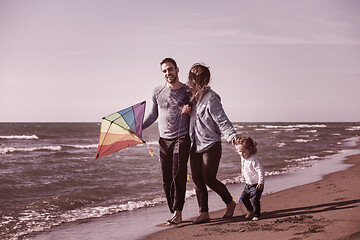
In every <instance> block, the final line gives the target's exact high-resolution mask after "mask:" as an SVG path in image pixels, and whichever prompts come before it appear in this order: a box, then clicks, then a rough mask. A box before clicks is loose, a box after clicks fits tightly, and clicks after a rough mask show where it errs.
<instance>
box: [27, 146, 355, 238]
mask: <svg viewBox="0 0 360 240" xmlns="http://www.w3.org/2000/svg"><path fill="white" fill-rule="evenodd" d="M359 153H360V150H358V148H356V149H355V148H354V149H352V150H349V151H348V152H342V153H339V154H336V155H332V156H330V159H324V160H321V161H318V162H317V166H312V167H310V168H307V169H305V170H301V171H298V172H294V173H290V174H285V175H282V176H271V177H268V178H267V180H266V186H265V187H266V189H265V191H264V194H263V197H262V208H263V210H262V212H263V211H266V210H265V209H264V207H263V206H265V205H264V204H265V202H266V201H267V200H265V199H266V198H269V197H268V196H273V195H274V194H276V193H277V192H279V191H281V192H283V191H287V190H284V189H288V190H289V188H290V189H292V188H294V187H295V188H296V187H297V186H300V187H301V186H303V185H304V184H308V183H310V182H311V183H314V182H317V181H318V180H320V179H322V178H323V177H324V175H326V174H328V173H331V172H338V171H343V170H344V169H349V165H348V163H347V162H346V161H344V160H345V159H346V158H347V157H348V156H351V155H354V154H359ZM324 167H325V168H326V169H323V168H324ZM284 183H286V184H284ZM271 185H272V187H270V186H271ZM279 185H281V187H280V188H279ZM242 186H243V184H231V185H228V189H229V191H230V192H231V193H232V194H233V196H234V198H235V201H236V202H237V200H238V196H240V194H241V191H242ZM264 201H265V202H264ZM276 201H278V200H276ZM238 205H239V204H238ZM209 207H210V210H211V213H210V216H211V217H212V218H215V219H217V217H216V216H217V214H218V215H219V214H220V215H221V216H222V214H223V211H224V203H222V201H221V199H220V198H219V197H218V196H217V195H216V194H215V193H213V192H209ZM243 209H244V210H245V208H244V207H243ZM197 215H198V208H197V202H196V197H191V198H190V199H187V200H186V205H185V208H184V212H183V219H184V220H185V223H184V224H185V226H186V229H187V231H188V228H189V229H190V228H193V227H194V226H187V225H186V224H188V223H189V222H188V221H189V219H193V218H195V217H196V216H197ZM220 215H219V216H220ZM241 215H243V213H242V212H241V210H240V208H239V206H237V208H236V211H235V214H234V217H233V218H231V219H233V220H236V219H238V218H239V217H241ZM170 216H171V214H170V213H169V211H168V209H167V206H165V205H159V206H155V207H151V208H144V209H139V210H136V211H129V212H121V213H119V214H115V215H109V216H106V217H102V218H99V219H89V220H83V221H77V222H71V223H64V224H61V225H60V226H57V227H53V228H51V229H49V230H46V231H44V232H39V233H37V234H34V235H32V236H31V235H30V236H28V237H30V238H32V239H40V240H44V239H158V238H159V239H167V238H162V236H161V234H162V233H163V232H165V236H166V235H168V234H166V232H167V231H169V234H170V232H172V231H175V230H174V229H179V228H180V229H181V228H182V227H184V226H183V225H184V224H180V225H177V226H175V227H172V226H170V227H158V226H159V225H161V223H163V222H164V219H167V218H169V217H170ZM220 220H222V219H220ZM217 221H219V219H217ZM220 222H221V221H220ZM260 222H261V221H260ZM198 226H200V227H201V226H203V225H197V226H195V227H198ZM140 228H141V230H140ZM180 232H181V230H180ZM159 234H160V235H159ZM154 236H156V238H154ZM169 236H172V234H171V235H169ZM217 237H219V236H217ZM171 238H172V239H182V238H176V237H175V238H174V236H172V237H171ZM186 238H188V236H186ZM207 238H208V237H207ZM199 239H201V238H199Z"/></svg>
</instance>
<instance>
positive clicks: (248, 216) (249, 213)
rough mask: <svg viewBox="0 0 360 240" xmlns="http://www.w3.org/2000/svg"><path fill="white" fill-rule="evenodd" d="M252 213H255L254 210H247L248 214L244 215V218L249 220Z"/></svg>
mask: <svg viewBox="0 0 360 240" xmlns="http://www.w3.org/2000/svg"><path fill="white" fill-rule="evenodd" d="M254 215H255V212H254V211H251V212H248V214H246V216H245V219H246V220H250V219H252V218H253V217H254Z"/></svg>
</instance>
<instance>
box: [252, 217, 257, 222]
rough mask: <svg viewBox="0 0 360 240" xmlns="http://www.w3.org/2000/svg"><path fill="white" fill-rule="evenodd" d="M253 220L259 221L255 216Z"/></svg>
mask: <svg viewBox="0 0 360 240" xmlns="http://www.w3.org/2000/svg"><path fill="white" fill-rule="evenodd" d="M251 221H259V218H258V217H253V219H252V220H251Z"/></svg>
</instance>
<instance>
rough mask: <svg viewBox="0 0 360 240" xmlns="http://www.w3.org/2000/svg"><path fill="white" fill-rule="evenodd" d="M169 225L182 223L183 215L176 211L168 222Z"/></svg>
mask: <svg viewBox="0 0 360 240" xmlns="http://www.w3.org/2000/svg"><path fill="white" fill-rule="evenodd" d="M167 221H168V223H172V224H179V223H181V222H182V214H181V211H177V210H176V211H175V213H174V216H173V217H172V218H170V219H168V220H167Z"/></svg>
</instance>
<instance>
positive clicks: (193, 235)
mask: <svg viewBox="0 0 360 240" xmlns="http://www.w3.org/2000/svg"><path fill="white" fill-rule="evenodd" d="M345 163H348V164H354V165H353V166H352V167H350V168H348V169H347V170H343V171H339V172H335V173H331V174H328V175H326V176H324V178H323V179H322V180H320V181H316V182H313V183H310V184H305V185H302V186H298V187H293V188H290V189H287V190H283V191H280V192H276V193H273V194H268V195H264V196H262V199H261V206H262V211H261V212H262V215H261V219H260V220H259V221H257V222H253V221H245V218H244V217H245V212H246V209H245V207H244V206H243V205H242V204H240V203H238V204H237V206H236V210H235V214H234V216H233V217H232V218H230V219H223V218H222V215H223V214H224V210H220V211H216V212H211V213H210V217H211V218H212V220H211V222H210V223H206V224H199V225H192V224H191V222H192V220H193V218H192V219H188V220H186V221H184V222H183V223H181V224H179V225H176V226H174V227H171V228H167V229H165V230H162V231H159V232H156V233H154V234H152V235H149V236H146V237H145V238H144V239H157V240H163V239H171V240H177V239H198V240H202V239H206V240H212V239H214V240H215V239H231V240H233V239H264V238H267V239H287V240H288V239H292V240H295V239H339V240H345V239H346V240H350V239H351V240H352V239H360V187H359V184H360V165H359V164H360V154H358V155H353V156H350V157H348V158H347V160H346V161H345Z"/></svg>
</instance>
